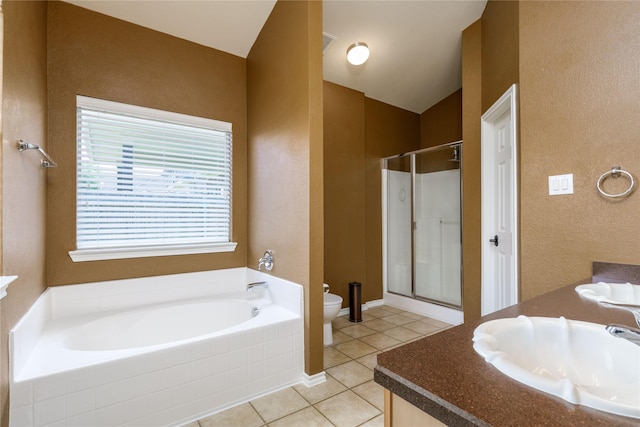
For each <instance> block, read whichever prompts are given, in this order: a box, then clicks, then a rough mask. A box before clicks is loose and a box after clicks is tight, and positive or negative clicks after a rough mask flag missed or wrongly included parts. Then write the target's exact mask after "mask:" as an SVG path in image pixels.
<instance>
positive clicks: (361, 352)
mask: <svg viewBox="0 0 640 427" xmlns="http://www.w3.org/2000/svg"><path fill="white" fill-rule="evenodd" d="M334 348H335V349H336V350H338V351H340V352H342V353H344V354H346V355H347V356H349V357H350V358H352V359H357V358H358V357H362V356H365V355H367V354H370V353H375V351H376V349H375V348H373V347H371V346H370V345H368V344H365V343H363V342H361V341H360V340H353V341H349V342H345V343H342V344H338V345H336V346H334Z"/></svg>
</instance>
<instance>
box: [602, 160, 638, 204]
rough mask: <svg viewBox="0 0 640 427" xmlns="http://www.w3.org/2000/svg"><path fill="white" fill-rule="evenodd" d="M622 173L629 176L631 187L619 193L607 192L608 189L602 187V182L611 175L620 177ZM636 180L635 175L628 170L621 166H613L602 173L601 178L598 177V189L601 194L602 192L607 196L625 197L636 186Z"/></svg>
mask: <svg viewBox="0 0 640 427" xmlns="http://www.w3.org/2000/svg"><path fill="white" fill-rule="evenodd" d="M621 175H624V176H625V177H627V178H628V179H629V181H630V182H629V187H628V188H627V189H626V190H625V191H623V192H622V193H618V194H610V193H607V192H606V191H604V190H603V189H602V182H603V181H604V180H605V179H606V178H608V177H609V176H612V177H613V178H619V177H620V176H621ZM635 184H636V182H635V180H634V179H633V175H631V174H630V173H629V172H627V171H626V170H623V169H621V168H620V166H614V167H612V168H611V170H610V171H607V172H605V173H603V174H602V175H600V178H598V184H597V187H598V191H599V192H600V194H602V195H603V196H605V197H613V198H615V197H624V196H626V195H628V194H629V193H631V192H632V191H633V187H634V186H635Z"/></svg>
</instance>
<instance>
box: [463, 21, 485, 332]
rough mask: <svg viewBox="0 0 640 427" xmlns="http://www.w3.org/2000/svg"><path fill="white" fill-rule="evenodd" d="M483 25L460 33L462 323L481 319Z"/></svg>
mask: <svg viewBox="0 0 640 427" xmlns="http://www.w3.org/2000/svg"><path fill="white" fill-rule="evenodd" d="M481 70H482V22H481V20H477V21H476V22H474V23H473V24H472V25H470V26H469V27H468V28H467V29H465V30H464V31H463V33H462V87H463V91H462V111H463V114H462V138H463V140H464V143H463V147H462V150H463V154H462V188H463V192H462V198H463V199H462V227H463V234H462V255H463V258H462V269H463V277H462V289H463V294H462V306H463V309H464V317H465V321H470V320H473V319H476V318H478V317H480V291H481V283H482V276H481V271H482V260H481V257H480V250H481V247H480V243H481V232H482V229H481V226H480V225H481V224H480V219H481V218H480V210H481V186H480V116H481V115H482V73H481Z"/></svg>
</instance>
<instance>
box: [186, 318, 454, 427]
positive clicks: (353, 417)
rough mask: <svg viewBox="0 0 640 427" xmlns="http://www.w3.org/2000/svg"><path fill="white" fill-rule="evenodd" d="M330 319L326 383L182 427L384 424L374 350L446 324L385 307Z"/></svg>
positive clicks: (281, 393)
mask: <svg viewBox="0 0 640 427" xmlns="http://www.w3.org/2000/svg"><path fill="white" fill-rule="evenodd" d="M362 320H363V321H362V323H351V322H349V319H348V316H339V317H338V318H337V319H336V320H334V321H333V345H332V346H330V347H325V348H324V369H325V373H326V374H327V381H326V382H325V383H323V384H319V385H317V386H315V387H306V386H304V385H302V384H299V385H296V386H294V387H289V388H287V389H284V390H281V391H278V392H275V393H272V394H269V395H267V396H263V397H261V398H258V399H255V400H252V401H251V402H248V403H244V404H242V405H238V406H236V407H233V408H231V409H228V410H226V411H223V412H220V413H218V414H215V415H212V416H210V417H207V418H203V419H201V420H199V421H196V422H193V423H190V424H188V425H186V426H184V427H263V426H269V427H287V426H305V427H312V426H318V427H323V426H328V427H331V426H337V427H357V426H361V427H377V426H383V425H384V422H383V421H384V416H383V411H384V393H383V388H382V387H381V386H380V385H378V384H376V383H375V382H374V381H373V368H374V367H375V365H376V354H378V353H381V352H382V351H386V350H389V349H391V348H393V347H396V346H399V345H402V344H405V343H407V342H410V341H413V340H416V339H418V338H421V337H423V336H427V335H431V334H434V333H436V332H439V331H441V330H443V329H446V328H448V327H450V326H451V325H449V324H447V323H443V322H440V321H438V320H434V319H429V318H426V317H423V316H420V315H417V314H414V313H409V312H406V311H402V310H399V309H397V308H394V307H390V306H386V305H385V306H379V307H375V308H373V309H370V310H367V311H364V312H363V313H362Z"/></svg>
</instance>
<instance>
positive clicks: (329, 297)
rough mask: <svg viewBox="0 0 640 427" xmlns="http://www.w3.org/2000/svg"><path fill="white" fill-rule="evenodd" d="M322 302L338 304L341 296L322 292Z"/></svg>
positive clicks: (340, 301)
mask: <svg viewBox="0 0 640 427" xmlns="http://www.w3.org/2000/svg"><path fill="white" fill-rule="evenodd" d="M324 303H325V304H329V305H331V304H340V303H342V297H341V296H338V295H334V294H328V293H327V294H324Z"/></svg>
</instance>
